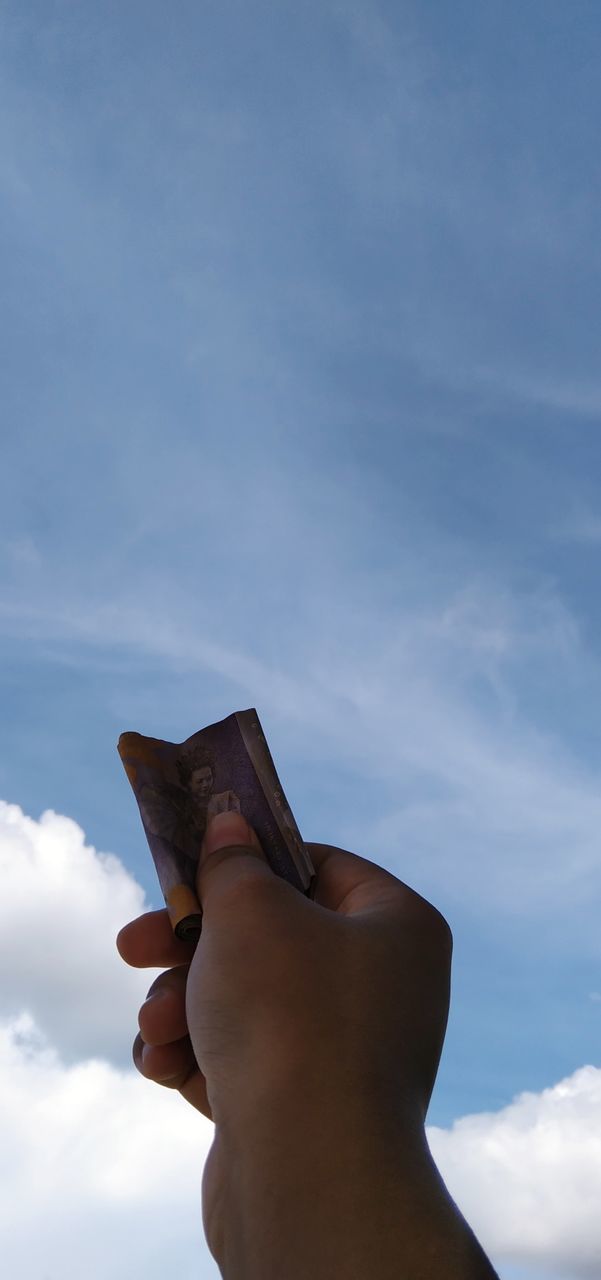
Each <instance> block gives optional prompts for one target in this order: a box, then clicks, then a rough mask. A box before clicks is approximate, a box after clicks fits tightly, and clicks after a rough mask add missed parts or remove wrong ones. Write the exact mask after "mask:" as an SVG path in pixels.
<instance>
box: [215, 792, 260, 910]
mask: <svg viewBox="0 0 601 1280" xmlns="http://www.w3.org/2000/svg"><path fill="white" fill-rule="evenodd" d="M273 875H274V872H273V871H272V870H271V867H270V865H269V863H268V861H267V858H266V856H265V854H264V853H263V850H262V848H261V845H260V843H259V838H258V836H257V834H256V832H255V831H253V828H252V827H251V826H250V824H249V823H248V822H247V821H246V818H243V817H242V814H241V813H235V812H232V811H227V812H226V813H216V814H215V816H214V817H213V818H210V819H209V822H208V824H207V829H206V831H205V835H204V839H203V842H202V846H201V850H200V858H199V860H198V872H197V875H196V888H197V892H198V897H199V899H200V904H201V907H202V909H203V912H204V911H206V910H207V907H208V909H209V910H210V909H211V906H210V904H211V901H212V900H214V899H216V898H218V897H219V895H220V894H222V893H224V892H226V891H227V890H228V889H230V888H233V887H234V885H236V884H238V883H240V882H244V883H248V880H249V879H252V880H255V879H265V878H269V879H271V878H272V877H273Z"/></svg>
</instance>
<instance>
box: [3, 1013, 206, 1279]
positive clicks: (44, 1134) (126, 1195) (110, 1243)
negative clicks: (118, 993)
mask: <svg viewBox="0 0 601 1280" xmlns="http://www.w3.org/2000/svg"><path fill="white" fill-rule="evenodd" d="M0 1129H1V1131H2V1145H1V1148H0V1236H1V1237H2V1262H3V1268H4V1270H5V1274H6V1275H11V1276H12V1275H19V1276H21V1277H22V1280H78V1278H79V1277H80V1276H82V1275H85V1276H86V1277H89V1280H106V1276H110V1277H111V1280H129V1278H130V1277H131V1276H132V1275H144V1276H147V1277H148V1280H151V1277H156V1278H157V1280H158V1278H159V1277H161V1276H164V1275H167V1274H169V1275H171V1274H177V1276H178V1277H180V1278H181V1280H209V1278H211V1280H212V1278H213V1277H217V1276H218V1274H219V1272H218V1270H217V1267H216V1266H215V1264H214V1262H213V1260H212V1258H211V1256H210V1254H209V1251H208V1248H207V1245H206V1242H205V1239H204V1233H203V1227H202V1217H201V1177H202V1168H203V1164H204V1160H205V1157H206V1154H207V1152H208V1149H209V1146H210V1144H211V1141H212V1136H213V1126H212V1124H210V1122H209V1121H208V1120H205V1119H204V1117H202V1116H200V1115H198V1114H197V1113H196V1112H194V1111H193V1110H192V1109H191V1108H190V1107H189V1106H187V1104H186V1103H184V1102H183V1100H182V1099H181V1098H180V1096H179V1094H174V1093H171V1092H170V1091H169V1090H167V1089H161V1088H160V1087H159V1086H157V1085H152V1084H151V1083H150V1082H148V1081H145V1080H143V1079H142V1078H141V1076H138V1075H137V1074H136V1072H135V1071H134V1070H133V1069H132V1070H125V1071H122V1070H119V1069H117V1068H115V1067H112V1066H110V1065H109V1064H108V1063H106V1062H102V1061H99V1060H92V1059H90V1060H87V1061H84V1062H79V1063H76V1064H72V1065H71V1066H66V1065H65V1064H64V1063H63V1062H62V1061H61V1059H60V1057H59V1056H58V1055H57V1053H56V1052H55V1051H54V1050H53V1049H52V1048H51V1047H49V1046H48V1045H47V1043H46V1042H45V1041H44V1040H43V1038H42V1037H40V1035H39V1033H38V1032H37V1030H36V1028H35V1024H34V1022H33V1020H32V1019H31V1018H30V1017H29V1016H28V1015H22V1016H21V1017H20V1018H18V1019H16V1020H13V1021H12V1022H4V1023H2V1024H0Z"/></svg>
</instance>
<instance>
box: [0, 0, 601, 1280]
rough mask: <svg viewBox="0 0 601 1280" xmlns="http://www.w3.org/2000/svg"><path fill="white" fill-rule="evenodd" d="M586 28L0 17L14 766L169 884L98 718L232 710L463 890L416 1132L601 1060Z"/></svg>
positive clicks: (129, 722) (5, 544) (585, 24)
mask: <svg viewBox="0 0 601 1280" xmlns="http://www.w3.org/2000/svg"><path fill="white" fill-rule="evenodd" d="M600 54H601V17H600V15H599V11H598V7H597V6H596V5H594V4H593V3H585V2H584V0H573V2H572V3H571V4H570V5H566V4H563V3H555V2H554V0H544V2H543V0H540V2H538V0H529V3H528V4H526V5H523V4H521V5H519V4H517V3H515V2H514V0H503V3H501V2H500V0H487V2H486V3H483V4H479V5H476V4H468V3H456V4H454V5H453V6H450V5H449V4H448V3H443V2H442V0H441V2H440V3H438V2H436V0H426V3H423V4H421V5H417V4H409V3H396V4H384V3H377V2H376V0H371V2H370V3H362V2H361V0H357V2H354V0H349V3H344V2H341V3H328V2H325V3H320V4H317V3H313V0H307V3H301V4H295V5H293V4H289V3H287V2H286V0H284V2H283V3H281V4H278V5H277V6H275V5H273V4H267V3H258V2H257V0H252V3H250V4H242V3H238V2H230V0H220V3H216V2H215V3H206V2H204V3H202V4H198V3H188V2H187V0H179V2H178V4H176V5H175V6H169V7H167V6H165V5H161V4H158V3H154V2H153V0H150V2H148V0H147V2H146V3H144V4H142V3H138V2H137V0H132V2H131V3H127V4H125V5H123V4H119V5H118V4H116V3H108V2H104V0H103V2H102V3H100V4H97V3H95V4H92V3H90V2H89V0H81V3H78V4H77V5H74V4H72V3H68V2H64V3H54V2H53V0H45V2H44V3H43V4H42V3H33V2H32V3H29V4H28V5H26V6H23V5H22V4H16V3H11V2H10V0H9V2H8V3H4V4H3V6H2V10H1V12H0V84H1V88H0V95H1V111H0V191H1V196H2V199H1V201H0V219H1V237H0V271H1V278H2V296H3V299H4V305H3V307H2V309H1V310H0V342H1V349H2V353H3V360H2V364H3V374H2V386H3V394H2V401H3V413H2V420H3V430H2V437H3V449H2V453H3V464H4V465H3V467H2V474H1V476H0V528H1V541H0V565H1V573H2V591H1V595H0V645H1V651H2V669H1V673H0V680H1V682H2V706H3V716H2V724H1V728H0V733H1V734H2V748H3V749H2V752H1V753H0V796H1V797H2V798H3V799H5V800H6V801H7V802H8V803H9V804H16V805H19V806H21V808H22V810H23V811H24V813H25V814H26V815H29V816H30V817H32V818H33V819H35V820H36V821H37V819H39V817H40V815H41V814H42V812H43V811H45V810H47V809H52V810H55V811H56V812H57V813H59V814H63V815H67V816H68V817H70V818H71V819H73V820H74V821H75V822H77V823H78V824H79V826H80V827H81V828H83V830H84V831H85V833H86V838H87V839H88V841H89V842H90V843H91V845H93V846H94V847H95V848H96V849H100V850H110V851H111V852H113V853H114V854H116V855H118V857H119V858H120V859H121V860H122V862H123V863H124V865H125V867H126V868H127V869H128V871H129V873H130V874H131V875H132V876H133V877H135V878H136V879H137V881H138V882H139V884H140V885H141V886H142V887H143V888H144V889H145V890H146V892H147V894H148V895H149V900H150V901H151V902H153V903H154V904H156V905H158V893H157V886H156V885H155V882H154V871H153V868H152V866H151V865H150V861H149V856H148V853H147V850H146V848H145V844H144V840H143V833H142V831H141V827H140V825H139V819H138V816H137V812H136V810H135V806H134V805H133V804H132V799H131V795H130V793H129V789H128V786H127V783H126V781H125V779H124V777H123V775H122V770H121V766H120V763H119V760H118V757H117V754H116V750H115V744H116V740H117V737H118V735H119V733H120V732H121V731H122V730H124V729H129V728H132V729H137V730H138V731H140V732H143V733H151V734H153V735H157V736H161V737H166V738H169V739H173V740H181V739H182V738H184V737H186V736H188V735H189V734H190V733H191V732H193V731H194V730H196V729H197V728H199V727H201V725H203V724H205V723H209V722H211V721H213V720H215V719H218V718H221V716H224V715H227V714H228V713H229V712H230V711H232V710H234V709H237V708H241V707H245V706H250V705H256V706H257V707H258V709H259V712H260V714H261V718H262V720H263V722H264V725H265V727H266V730H267V732H268V736H269V739H270V742H271V745H272V748H273V751H274V755H275V757H276V760H277V762H278V766H279V768H280V772H281V775H282V778H283V780H284V783H285V785H286V788H287V791H288V793H289V797H290V800H291V802H292V804H293V807H294V809H295V812H296V815H297V818H298V820H299V824H300V825H301V829H302V830H303V833H304V834H305V836H306V838H307V839H322V840H326V841H331V842H333V843H340V844H342V845H345V846H346V847H349V848H354V849H356V850H357V851H358V852H360V853H362V854H363V855H365V856H367V857H373V858H374V859H375V860H377V861H381V862H382V863H383V864H384V865H386V866H388V867H389V868H390V869H391V870H392V871H394V873H395V874H397V875H399V876H400V877H401V878H403V879H406V880H407V881H408V882H409V883H410V884H412V885H413V886H414V887H415V888H417V889H418V890H419V891H420V892H423V893H424V894H426V896H428V897H430V898H432V900H433V901H435V902H436V904H437V905H438V906H439V907H440V908H441V909H442V910H443V911H444V912H445V914H446V915H447V917H448V918H449V920H450V921H451V924H452V926H453V930H454V934H455V949H456V960H455V990H454V1003H453V1008H452V1013H451V1022H450V1028H449V1034H448V1040H447V1046H446V1050H445V1056H444V1060H443V1065H442V1068H441V1072H440V1077H439V1082H438V1086H437V1090H436V1094H435V1097H434V1100H433V1103H432V1110H431V1113H430V1120H431V1123H432V1124H433V1125H435V1126H443V1127H448V1126H450V1125H451V1124H452V1122H453V1121H454V1120H456V1119H458V1118H460V1117H461V1116H465V1115H466V1114H469V1113H492V1112H497V1111H500V1110H502V1109H503V1108H506V1107H508V1106H509V1105H510V1104H511V1102H512V1099H514V1097H515V1096H516V1095H517V1094H520V1093H521V1092H523V1091H524V1090H527V1091H533V1092H534V1093H537V1094H539V1093H540V1092H541V1091H543V1090H545V1089H549V1088H551V1087H553V1086H555V1085H556V1084H557V1082H559V1081H561V1080H562V1079H564V1078H567V1077H570V1076H572V1074H573V1073H574V1072H576V1071H577V1070H578V1069H579V1068H581V1067H583V1066H585V1065H586V1064H592V1065H595V1064H596V1063H597V1062H598V1059H599V1019H600V1016H601V1000H600V999H598V998H597V997H598V996H599V993H600V992H601V974H600V972H599V968H600V949H599V941H598V924H597V921H598V912H599V905H600V902H599V899H600V889H599V870H600V854H599V835H598V833H599V828H600V822H601V791H600V788H599V778H600V770H601V735H600V733H599V727H598V725H599V716H598V706H599V698H600V695H601V666H600V649H601V643H600V622H601V615H600V610H599V592H598V573H597V566H598V561H599V552H600V549H601V492H600V487H601V486H600V479H599V477H600V475H601V437H600V434H599V417H600V412H601V378H600V376H599V359H598V354H599V350H598V349H599V323H598V309H599V308H598V298H599V285H600V279H601V259H600V251H599V203H600V171H599V166H598V161H597V152H598V138H597V132H598V118H599V109H600V107H601V101H600V99H601V90H600V88H599V78H598V67H599V56H600ZM12 1012H17V1010H16V1008H15V1010H13V1011H12ZM73 1053H74V1054H75V1050H73ZM128 1054H129V1047H128V1043H124V1044H123V1052H122V1059H121V1060H119V1051H118V1049H116V1050H115V1061H116V1063H117V1065H118V1066H120V1067H124V1064H125V1063H126V1062H127V1058H128ZM75 1056H77V1055H76V1054H75ZM516 1250H517V1251H516ZM527 1255H528V1249H527V1248H526V1246H524V1250H523V1252H522V1253H521V1254H520V1252H519V1248H518V1247H517V1246H515V1248H514V1257H513V1262H512V1261H511V1259H510V1260H508V1261H507V1264H506V1267H505V1270H504V1271H502V1270H501V1271H500V1273H501V1274H502V1277H503V1280H505V1277H507V1280H514V1277H517V1275H518V1271H517V1270H515V1269H514V1270H512V1269H511V1267H512V1266H513V1265H514V1264H515V1267H517V1266H518V1264H519V1266H520V1267H522V1265H523V1266H527V1264H528V1256H527ZM504 1256H505V1255H502V1254H501V1253H499V1259H500V1260H499V1262H498V1265H499V1267H500V1268H501V1262H502V1261H503V1265H505V1262H504ZM507 1257H508V1258H509V1254H507ZM566 1257H567V1259H568V1260H567V1262H565V1263H562V1265H563V1266H564V1270H563V1271H561V1273H559V1272H557V1274H561V1275H562V1276H563V1277H564V1280H565V1278H566V1277H567V1280H576V1278H577V1277H580V1276H581V1275H585V1271H583V1270H579V1269H578V1268H579V1267H582V1266H583V1265H584V1263H582V1262H581V1261H578V1259H577V1258H575V1255H574V1257H572V1255H570V1254H569V1250H568V1254H566ZM537 1258H538V1260H539V1261H541V1259H542V1261H541V1265H543V1264H544V1265H547V1264H548V1265H549V1266H550V1265H551V1263H550V1261H549V1259H548V1258H546V1257H545V1255H544V1250H543V1253H542V1254H540V1256H539V1255H536V1254H535V1253H534V1254H532V1260H533V1261H534V1262H536V1261H537ZM566 1268H567V1269H566ZM570 1268H571V1269H570ZM113 1274H115V1272H114V1269H113ZM207 1274H208V1272H207ZM523 1274H524V1276H527V1277H528V1278H529V1277H530V1276H534V1275H535V1273H534V1271H532V1270H531V1269H527V1271H524V1272H523ZM541 1274H542V1273H541ZM546 1274H547V1273H546V1272H545V1275H546ZM549 1274H550V1273H549ZM590 1274H592V1272H591V1273H590ZM521 1276H522V1271H520V1280H521ZM26 1280H27V1278H26Z"/></svg>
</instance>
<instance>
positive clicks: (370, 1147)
mask: <svg viewBox="0 0 601 1280" xmlns="http://www.w3.org/2000/svg"><path fill="white" fill-rule="evenodd" d="M221 1157H222V1159H223V1168H224V1187H225V1191H224V1200H223V1205H222V1214H223V1216H222V1223H223V1232H222V1239H221V1240H220V1241H219V1242H215V1243H216V1245H217V1248H216V1249H215V1250H214V1251H215V1256H216V1258H217V1261H218V1263H219V1266H220V1268H221V1271H222V1274H223V1277H224V1280H282V1278H283V1277H286V1280H365V1276H366V1275H369V1276H370V1277H371V1280H495V1272H494V1271H493V1268H492V1267H491V1265H490V1263H489V1262H488V1261H487V1259H486V1257H485V1255H484V1253H483V1252H482V1249H481V1248H480V1246H479V1244H478V1242H477V1240H476V1239H475V1237H474V1235H473V1232H472V1231H471V1230H470V1228H469V1227H468V1225H467V1223H466V1222H465V1220H464V1219H463V1217H462V1216H461V1214H460V1213H459V1211H458V1209H457V1207H456V1206H455V1205H454V1203H453V1201H452V1199H451V1197H450V1196H449V1194H448V1192H447V1190H446V1188H445V1186H444V1184H443V1182H442V1180H441V1178H440V1176H439V1174H438V1171H437V1169H436V1167H435V1165H434V1163H433V1161H432V1158H431V1156H430V1153H429V1150H428V1147H427V1143H426V1139H425V1135H424V1133H423V1130H420V1129H419V1127H417V1128H416V1129H415V1131H413V1132H412V1133H411V1134H410V1135H408V1134H407V1133H405V1135H404V1138H403V1140H402V1141H401V1139H400V1137H399V1136H397V1135H395V1138H394V1141H393V1142H392V1143H391V1142H390V1141H389V1139H388V1137H387V1138H386V1140H385V1141H382V1138H381V1137H380V1138H377V1137H376V1136H374V1133H373V1132H371V1131H370V1132H365V1131H364V1125H363V1123H362V1122H361V1123H359V1124H354V1123H353V1121H352V1119H351V1118H350V1117H349V1114H348V1113H345V1112H344V1111H341V1112H340V1113H339V1114H338V1115H336V1114H335V1113H333V1112H332V1110H330V1113H329V1115H327V1116H324V1117H320V1118H319V1121H318V1123H315V1122H312V1120H311V1117H310V1116H307V1115H306V1114H305V1115H299V1116H297V1118H296V1121H291V1119H290V1116H289V1115H286V1114H284V1113H282V1114H281V1116H280V1117H279V1123H277V1124H275V1125H273V1126H272V1127H271V1128H270V1130H269V1131H266V1130H265V1125H264V1122H262V1121H260V1122H259V1123H257V1124H256V1125H255V1126H254V1127H253V1126H250V1127H249V1128H248V1130H247V1133H246V1138H245V1140H244V1141H243V1140H241V1139H237V1140H236V1141H235V1142H234V1143H233V1144H232V1143H230V1144H229V1147H228V1142H227V1140H224V1144H223V1147H222V1152H221Z"/></svg>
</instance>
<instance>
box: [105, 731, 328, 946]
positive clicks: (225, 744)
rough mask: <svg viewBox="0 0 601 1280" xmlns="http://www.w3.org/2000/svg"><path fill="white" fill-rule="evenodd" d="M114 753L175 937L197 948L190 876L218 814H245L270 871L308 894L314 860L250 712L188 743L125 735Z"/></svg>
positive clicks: (198, 921) (199, 915) (198, 922)
mask: <svg viewBox="0 0 601 1280" xmlns="http://www.w3.org/2000/svg"><path fill="white" fill-rule="evenodd" d="M117 749H118V751H119V755H120V756H121V759H122V761H123V765H124V767H125V772H126V773H127V776H128V778H129V781H130V782H131V785H132V787H133V791H134V794H135V797H136V800H137V802H138V807H139V809H140V816H141V818H142V823H143V825H144V830H145V832H146V839H147V840H148V844H149V845H150V852H151V853H152V856H153V859H154V864H155V867H156V869H157V875H158V877H159V883H160V885H161V889H162V891H163V897H164V899H165V902H166V905H167V910H168V912H169V918H170V920H171V924H172V926H173V929H174V931H175V933H176V934H177V936H178V937H179V938H184V939H186V940H187V941H194V940H196V939H197V938H198V935H199V934H200V930H201V921H202V911H201V908H200V904H199V902H198V898H197V895H196V888H195V877H196V869H197V866H198V857H199V854H200V846H201V843H202V838H203V835H204V833H205V828H206V825H207V822H208V820H209V818H211V817H212V816H213V814H215V813H224V812H225V811H227V810H228V809H234V810H235V811H236V812H238V813H242V814H243V815H244V817H245V818H246V819H247V821H248V822H249V823H250V825H251V827H254V829H255V831H256V833H257V835H258V837H259V840H260V841H261V845H262V847H263V849H264V852H265V854H266V856H267V858H268V860H269V863H270V865H271V867H272V869H273V871H275V873H276V874H277V875H279V876H282V877H283V879H284V880H287V881H288V882H289V883H290V884H292V885H294V886H295V888H297V889H300V891H301V893H309V892H310V890H311V882H312V878H313V875H314V871H313V867H312V865H311V859H310V857H309V854H308V852H307V849H306V847H305V845H304V844H303V841H302V839H301V835H300V832H299V830H298V827H297V825H296V822H295V821H294V817H293V814H292V810H291V809H290V806H289V804H288V801H287V800H286V797H285V795H284V792H283V790H282V786H281V783H280V780H279V778H278V775H277V773H276V770H275V765H274V763H273V760H272V758H271V753H270V751H269V747H268V746H267V742H266V739H265V735H264V733H263V730H262V728H261V724H260V721H259V717H258V715H257V713H256V711H255V710H254V709H251V710H250V711H236V712H234V714H233V715H231V716H227V718H226V719H225V720H220V721H219V722H218V723H217V724H210V725H208V726H207V728H206V729H200V730H199V732H198V733H193V734H192V737H190V738H186V741H185V742H164V741H162V740H161V739H160V738H145V737H143V736H142V734H140V733H122V734H121V737H120V738H119V744H118V748H117Z"/></svg>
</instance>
